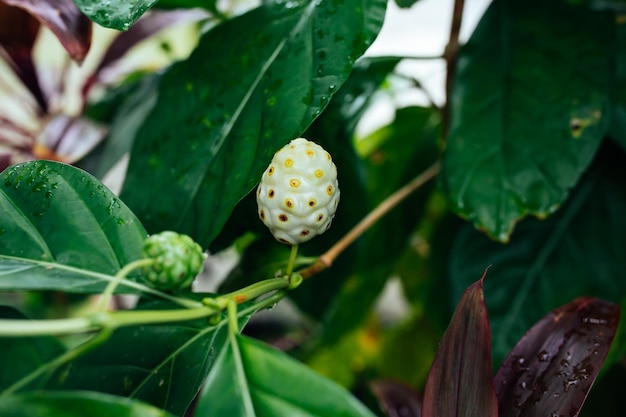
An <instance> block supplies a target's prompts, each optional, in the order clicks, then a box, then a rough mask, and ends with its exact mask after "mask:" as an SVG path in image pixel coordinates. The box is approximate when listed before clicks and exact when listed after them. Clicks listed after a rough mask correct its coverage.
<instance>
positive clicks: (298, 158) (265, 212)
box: [256, 138, 339, 245]
mask: <svg viewBox="0 0 626 417" xmlns="http://www.w3.org/2000/svg"><path fill="white" fill-rule="evenodd" d="M256 200H257V205H258V207H259V217H260V218H261V220H262V221H263V223H265V225H266V226H267V227H268V228H269V229H270V231H271V232H272V235H274V237H275V238H276V240H278V241H279V242H282V243H285V244H292V245H294V244H298V243H303V242H306V241H307V240H310V239H312V238H313V237H315V236H317V235H320V234H322V233H324V232H325V231H326V230H328V228H330V224H331V221H332V220H333V217H334V216H335V212H336V210H337V204H338V203H339V184H338V182H337V167H336V166H335V164H334V163H333V160H332V158H331V156H330V154H329V153H328V152H326V151H325V150H324V148H322V147H321V146H319V145H318V144H316V143H314V142H311V141H308V140H306V139H304V138H298V139H294V140H292V141H291V142H290V143H288V144H287V145H285V146H284V147H283V148H282V149H280V150H279V151H278V152H276V154H274V158H273V159H272V162H271V163H270V165H269V167H267V169H266V170H265V172H264V173H263V177H262V179H261V183H260V184H259V188H258V189H257V198H256Z"/></svg>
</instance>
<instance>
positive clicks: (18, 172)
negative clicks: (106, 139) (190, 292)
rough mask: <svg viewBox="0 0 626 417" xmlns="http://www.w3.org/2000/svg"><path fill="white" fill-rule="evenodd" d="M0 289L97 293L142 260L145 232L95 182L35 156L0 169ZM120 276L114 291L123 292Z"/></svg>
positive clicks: (61, 165)
mask: <svg viewBox="0 0 626 417" xmlns="http://www.w3.org/2000/svg"><path fill="white" fill-rule="evenodd" d="M0 212H2V217H0V289H4V290H18V289H56V290H61V291H71V292H85V293H88V292H99V291H101V290H102V289H103V288H104V286H105V285H106V283H107V281H109V280H110V279H111V278H112V276H113V275H115V273H116V272H117V271H118V270H119V269H120V268H121V267H123V266H124V265H126V264H127V263H129V262H130V261H133V260H136V259H139V258H140V257H141V246H142V243H143V240H144V239H145V237H146V232H145V230H144V228H143V226H142V225H141V223H140V222H139V221H138V220H137V218H136V217H135V216H134V214H133V213H132V212H131V211H130V210H129V209H128V208H127V207H126V206H125V205H124V203H122V202H121V201H120V200H119V199H118V198H117V197H116V196H115V195H114V194H113V193H112V192H111V191H109V190H108V189H107V188H106V187H105V186H104V185H102V183H100V181H98V180H97V179H95V178H94V177H92V176H91V175H89V174H88V173H86V172H85V171H82V170H80V169H78V168H75V167H72V166H70V165H64V164H61V163H57V162H50V161H33V162H26V163H23V164H19V165H15V166H12V167H9V168H7V169H6V170H5V171H4V172H2V173H1V174H0ZM127 284H129V285H133V286H134V287H136V288H137V287H138V286H139V284H136V285H134V284H133V283H132V282H129V281H124V283H122V285H121V288H120V290H122V289H123V290H129V288H128V287H127Z"/></svg>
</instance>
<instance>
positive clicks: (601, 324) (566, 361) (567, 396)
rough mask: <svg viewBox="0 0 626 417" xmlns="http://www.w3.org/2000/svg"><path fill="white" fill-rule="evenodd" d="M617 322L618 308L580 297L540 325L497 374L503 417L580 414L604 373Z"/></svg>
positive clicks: (529, 333) (539, 323)
mask: <svg viewBox="0 0 626 417" xmlns="http://www.w3.org/2000/svg"><path fill="white" fill-rule="evenodd" d="M619 316H620V308H619V306H617V305H616V304H613V303H609V302H608V301H604V300H601V299H598V298H591V297H582V298H577V299H576V300H574V301H572V302H571V303H569V304H566V305H564V306H562V307H559V308H557V309H555V310H553V311H552V312H550V313H549V314H548V315H547V316H545V317H544V318H543V319H541V320H540V321H539V322H537V324H535V326H533V327H532V328H531V329H530V330H529V331H528V333H526V335H525V336H524V337H523V338H522V339H521V340H520V341H519V342H518V344H517V345H516V346H515V348H513V350H512V351H511V353H510V355H509V356H508V357H507V358H506V360H505V361H504V363H503V364H502V366H501V367H500V369H499V371H498V373H497V374H496V377H495V386H496V391H497V393H498V407H499V417H522V416H523V417H544V416H546V415H550V414H549V413H550V412H552V413H557V415H558V414H563V415H574V414H572V412H575V413H576V414H577V413H578V411H579V410H580V408H581V407H582V404H583V402H584V400H585V398H586V397H587V393H588V392H589V389H590V388H591V385H592V384H593V381H594V380H595V378H596V376H597V375H598V372H600V368H601V367H602V363H603V362H604V359H605V357H606V354H607V353H608V351H609V348H610V346H611V343H612V341H613V337H614V335H615V331H616V329H617V324H618V322H619ZM520 358H523V359H524V361H523V364H524V366H523V367H520V366H519V363H520Z"/></svg>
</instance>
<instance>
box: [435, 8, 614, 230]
mask: <svg viewBox="0 0 626 417" xmlns="http://www.w3.org/2000/svg"><path fill="white" fill-rule="evenodd" d="M613 32H614V17H613V15H612V14H611V13H608V12H590V11H589V10H588V9H586V8H582V7H575V6H570V5H567V4H565V3H563V2H561V1H541V0H532V1H523V0H508V1H507V0H495V1H494V2H493V3H492V4H491V6H490V7H489V9H488V10H487V12H486V13H485V15H484V17H483V19H482V20H481V21H480V23H479V24H478V27H477V28H476V30H475V32H474V34H473V35H472V37H471V39H470V40H469V42H468V43H467V44H466V45H465V47H464V48H462V50H461V53H460V55H459V57H458V66H457V73H456V74H455V79H454V89H453V93H452V97H451V102H450V108H451V125H450V137H449V141H448V144H447V148H446V150H445V154H444V160H443V172H442V174H443V176H442V177H443V185H444V187H445V189H446V191H447V193H448V194H449V196H450V198H451V200H452V201H453V204H454V206H455V209H456V210H457V211H458V212H459V213H460V214H461V215H463V216H465V217H467V218H468V219H469V220H471V221H472V222H474V223H475V224H476V225H477V226H478V227H479V228H480V229H484V230H485V231H486V232H487V233H488V234H489V235H491V236H492V237H494V238H496V239H498V240H501V241H506V240H508V238H509V235H510V233H511V231H512V230H513V227H514V224H515V222H516V221H517V220H519V219H520V218H521V217H523V216H525V215H526V214H533V215H536V216H538V217H545V216H547V215H549V214H550V213H552V212H554V211H555V210H556V209H557V208H558V207H559V206H560V205H561V203H562V202H563V201H564V200H565V198H566V197H567V195H568V193H569V191H570V189H571V188H572V187H573V186H575V184H576V183H577V181H578V179H579V177H580V175H581V174H582V173H583V172H584V170H585V169H586V168H587V166H588V164H589V163H590V162H591V160H592V158H593V155H594V153H595V152H596V149H597V147H598V145H599V143H600V141H601V139H602V137H603V135H604V134H605V132H606V130H607V127H608V119H609V117H608V116H609V113H610V111H609V110H610V109H609V104H610V93H611V91H612V88H613V83H612V80H613V73H614V71H613V66H612V64H613V55H612V54H613V41H614V37H613Z"/></svg>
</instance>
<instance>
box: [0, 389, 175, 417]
mask: <svg viewBox="0 0 626 417" xmlns="http://www.w3.org/2000/svg"><path fill="white" fill-rule="evenodd" d="M86 413H87V414H86ZM0 415H2V417H24V416H28V417H84V416H85V415H89V416H90V417H111V416H115V417H173V416H172V415H171V414H169V413H166V412H165V411H163V410H160V409H158V408H154V407H152V406H150V405H147V404H144V403H141V402H139V401H134V400H129V399H128V398H121V397H114V396H112V395H105V394H100V393H95V392H81V391H73V392H29V393H26V394H17V395H10V396H8V397H0Z"/></svg>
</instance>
